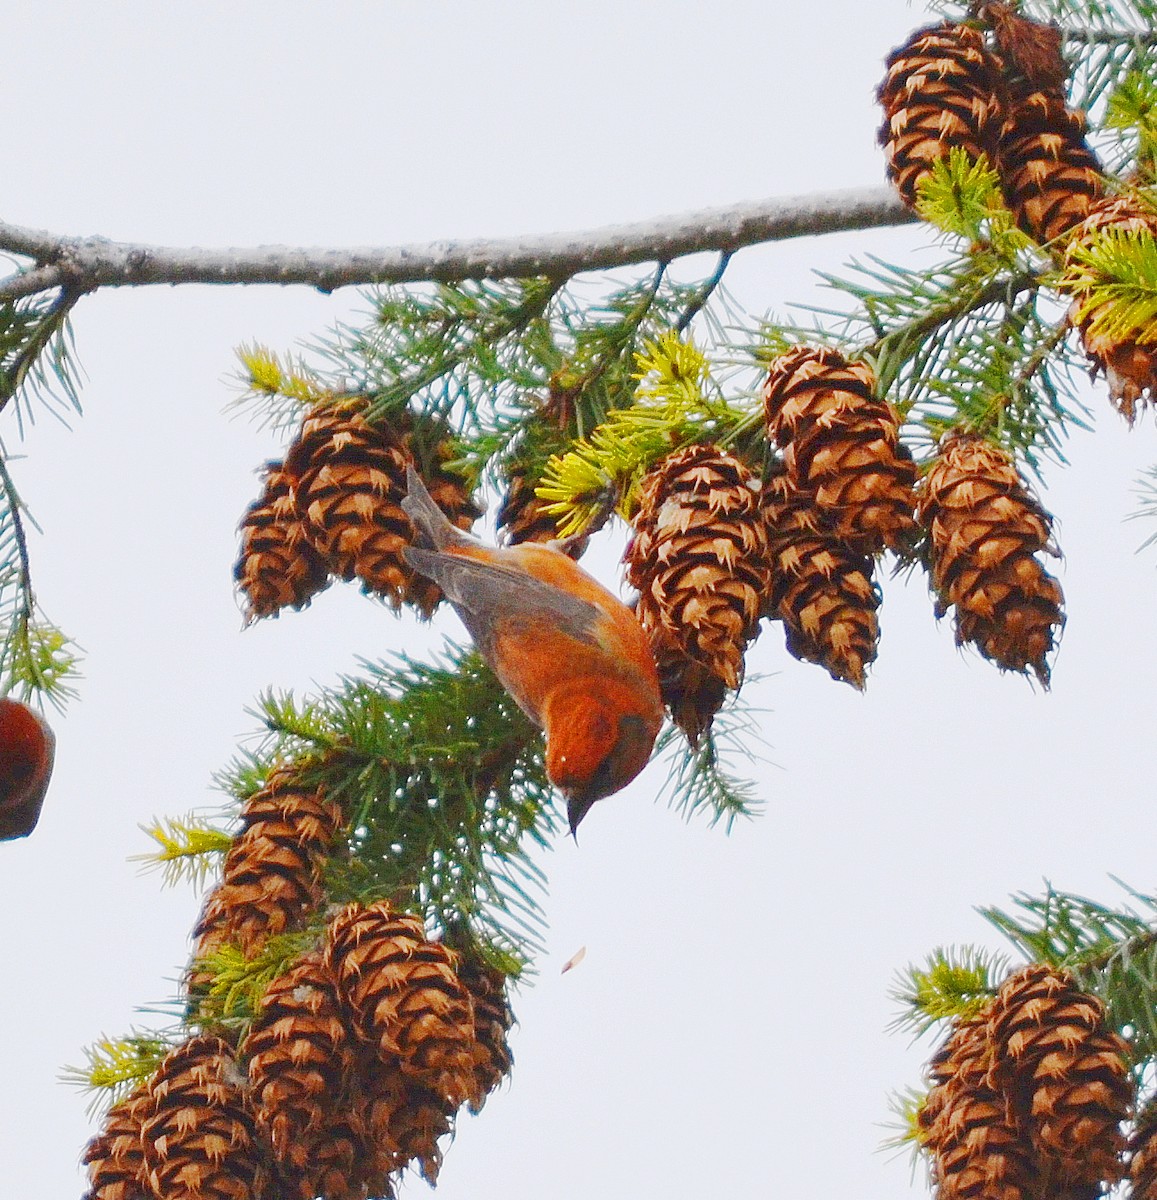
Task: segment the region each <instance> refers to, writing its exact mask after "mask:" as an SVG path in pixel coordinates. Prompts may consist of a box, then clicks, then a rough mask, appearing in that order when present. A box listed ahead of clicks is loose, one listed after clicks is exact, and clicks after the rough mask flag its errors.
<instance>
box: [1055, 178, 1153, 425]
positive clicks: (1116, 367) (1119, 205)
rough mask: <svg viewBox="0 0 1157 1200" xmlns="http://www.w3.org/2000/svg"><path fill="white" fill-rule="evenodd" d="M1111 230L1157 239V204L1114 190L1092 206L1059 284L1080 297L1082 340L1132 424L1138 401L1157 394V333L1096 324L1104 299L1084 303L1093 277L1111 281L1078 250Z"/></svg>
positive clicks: (1076, 310) (1076, 311) (1077, 315)
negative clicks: (1092, 273) (1109, 329)
mask: <svg viewBox="0 0 1157 1200" xmlns="http://www.w3.org/2000/svg"><path fill="white" fill-rule="evenodd" d="M1109 232H1120V233H1122V234H1127V235H1132V236H1139V237H1142V238H1145V239H1147V240H1150V241H1152V240H1154V239H1157V210H1155V209H1154V208H1153V207H1152V205H1151V204H1147V203H1145V202H1144V201H1143V200H1141V199H1140V198H1139V197H1137V196H1136V195H1131V194H1127V193H1126V194H1123V195H1120V196H1113V197H1110V198H1108V199H1105V200H1101V201H1100V202H1099V203H1097V204H1096V205H1094V206H1093V208H1092V209H1091V210H1090V212H1089V214H1088V216H1087V218H1086V219H1085V220H1084V222H1082V224H1081V225H1080V227H1079V228H1078V229H1077V230H1076V232H1075V233H1074V234H1073V236H1072V238H1070V240H1069V242H1068V245H1067V247H1066V254H1065V275H1064V278H1063V279H1062V282H1061V285H1060V286H1061V289H1062V290H1063V291H1067V292H1070V293H1072V294H1073V295H1074V296H1075V297H1076V300H1075V302H1074V305H1073V310H1072V317H1073V319H1074V321H1076V323H1077V325H1078V328H1079V329H1080V331H1081V345H1082V346H1083V348H1084V351H1085V354H1086V355H1087V356H1088V358H1089V361H1090V362H1091V363H1092V364H1093V369H1094V371H1102V372H1104V375H1105V378H1106V380H1107V381H1108V384H1109V396H1110V398H1111V399H1112V401H1113V403H1114V404H1115V405H1116V407H1117V409H1118V411H1120V412H1121V414H1122V415H1123V416H1124V417H1125V419H1126V420H1127V421H1128V422H1129V424H1130V425H1132V424H1133V421H1134V419H1135V417H1136V413H1137V406H1138V404H1144V403H1145V402H1146V401H1147V400H1148V401H1151V400H1153V398H1154V396H1155V395H1157V333H1154V332H1153V331H1152V330H1149V331H1148V334H1147V335H1146V331H1144V330H1141V329H1138V330H1136V331H1134V332H1133V333H1131V334H1129V335H1126V336H1120V335H1116V334H1112V333H1105V332H1103V331H1100V330H1097V329H1094V328H1093V323H1094V322H1095V321H1096V320H1097V318H1098V316H1100V315H1102V313H1103V310H1104V308H1105V307H1106V305H1082V303H1081V300H1082V299H1083V297H1084V296H1085V295H1086V294H1087V289H1088V286H1089V284H1090V283H1097V282H1101V283H1109V282H1111V281H1110V280H1108V279H1104V280H1096V279H1090V277H1089V273H1088V272H1087V270H1086V269H1085V268H1084V267H1082V266H1081V265H1079V264H1078V262H1077V256H1078V254H1079V252H1080V250H1081V249H1082V248H1083V247H1085V246H1087V245H1088V244H1089V243H1090V242H1092V241H1094V240H1096V239H1097V238H1098V237H1099V236H1100V235H1103V234H1105V233H1109Z"/></svg>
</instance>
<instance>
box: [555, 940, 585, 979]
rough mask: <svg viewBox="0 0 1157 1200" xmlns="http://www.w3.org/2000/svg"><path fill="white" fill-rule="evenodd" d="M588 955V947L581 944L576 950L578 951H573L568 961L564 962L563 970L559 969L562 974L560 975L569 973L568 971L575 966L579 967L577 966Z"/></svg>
mask: <svg viewBox="0 0 1157 1200" xmlns="http://www.w3.org/2000/svg"><path fill="white" fill-rule="evenodd" d="M586 956H587V948H586V947H585V946H580V947H579V948H578V949H577V950H576V951H575V952H574V953H573V954H572V955H571V956H570V958H568V959H567V960H566V962H564V963H563V964H562V970H561V971H559V974H560V975H565V974H566V973H567V971H569V970H571V969H572V968H573V967H577V966H578V965H579V963H581V962H582V960H583V959H584V958H586Z"/></svg>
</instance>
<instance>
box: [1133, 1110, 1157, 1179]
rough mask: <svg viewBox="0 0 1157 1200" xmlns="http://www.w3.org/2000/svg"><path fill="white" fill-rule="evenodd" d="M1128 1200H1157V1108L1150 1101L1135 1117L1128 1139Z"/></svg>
mask: <svg viewBox="0 0 1157 1200" xmlns="http://www.w3.org/2000/svg"><path fill="white" fill-rule="evenodd" d="M1129 1196H1130V1200H1157V1107H1155V1106H1154V1104H1153V1103H1152V1101H1150V1103H1149V1104H1148V1105H1147V1106H1146V1107H1145V1109H1143V1110H1142V1112H1141V1113H1139V1114H1138V1116H1137V1122H1136V1126H1135V1128H1134V1129H1133V1133H1132V1135H1131V1136H1130V1138H1129Z"/></svg>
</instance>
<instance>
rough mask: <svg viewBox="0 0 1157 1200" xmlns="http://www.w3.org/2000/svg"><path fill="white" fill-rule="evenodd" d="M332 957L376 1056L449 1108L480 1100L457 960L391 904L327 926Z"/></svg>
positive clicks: (348, 914) (356, 910) (348, 912)
mask: <svg viewBox="0 0 1157 1200" xmlns="http://www.w3.org/2000/svg"><path fill="white" fill-rule="evenodd" d="M328 939H329V947H328V957H329V962H330V965H331V969H332V970H333V973H334V977H335V978H336V979H337V981H338V987H339V989H340V992H341V995H342V999H343V1001H344V1003H345V1005H346V1008H347V1011H348V1012H349V1015H350V1019H351V1021H352V1024H353V1026H354V1028H355V1029H357V1030H358V1032H359V1033H360V1034H361V1036H362V1037H363V1038H364V1039H365V1041H367V1042H368V1043H369V1044H370V1045H371V1046H374V1047H376V1049H377V1051H378V1055H379V1057H380V1058H381V1059H382V1060H383V1061H384V1062H387V1063H392V1062H397V1064H398V1066H399V1068H400V1070H401V1073H402V1075H403V1076H404V1077H405V1078H406V1079H407V1080H409V1081H411V1082H412V1083H413V1084H415V1085H416V1086H418V1087H421V1088H423V1089H426V1090H428V1091H429V1092H431V1093H432V1094H433V1095H435V1096H437V1097H438V1099H439V1100H440V1101H441V1102H442V1103H443V1104H444V1105H445V1106H446V1107H447V1108H448V1109H449V1110H451V1111H452V1110H453V1109H456V1108H457V1107H458V1106H459V1105H460V1104H462V1103H463V1102H464V1101H466V1100H477V1099H478V1098H479V1097H478V1095H477V1084H476V1082H475V1078H474V1068H475V1066H476V1064H477V1054H476V1050H475V1046H476V1041H475V1035H474V1017H473V1013H472V1009H471V1003H470V996H469V994H468V993H467V992H466V990H465V988H463V986H462V984H461V983H460V982H459V980H458V975H457V972H456V970H455V959H456V956H455V955H454V954H453V952H452V951H450V950H448V949H447V948H446V947H445V946H444V945H442V944H441V943H440V942H430V941H427V940H426V937H425V931H424V929H423V928H422V923H421V921H420V920H419V919H418V918H417V917H414V916H411V915H409V914H405V913H397V912H395V911H394V910H393V908H392V907H391V906H390V904H389V903H388V902H386V901H380V902H378V903H377V904H373V905H371V906H370V907H368V908H365V909H363V908H361V907H360V906H358V905H350V906H349V907H347V908H346V909H344V910H343V911H342V912H341V913H340V914H339V915H338V916H337V917H335V918H334V920H333V921H332V922H331V923H330V927H329V934H328Z"/></svg>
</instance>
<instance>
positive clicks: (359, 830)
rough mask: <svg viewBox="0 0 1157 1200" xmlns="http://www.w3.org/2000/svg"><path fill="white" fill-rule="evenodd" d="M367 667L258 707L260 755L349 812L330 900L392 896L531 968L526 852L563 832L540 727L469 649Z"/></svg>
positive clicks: (537, 925)
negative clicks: (297, 770) (294, 769)
mask: <svg viewBox="0 0 1157 1200" xmlns="http://www.w3.org/2000/svg"><path fill="white" fill-rule="evenodd" d="M366 670H367V674H366V675H365V676H363V677H359V678H346V679H343V680H341V681H340V683H339V685H338V686H337V687H335V688H333V689H331V690H330V691H327V692H324V693H322V694H320V695H317V696H313V697H309V698H306V699H304V700H300V701H299V700H296V699H295V698H294V697H292V696H290V695H278V694H270V695H268V696H266V697H265V698H264V699H263V701H262V704H261V715H262V717H263V719H264V721H265V724H266V727H267V729H268V730H269V731H270V737H269V738H268V739H267V742H266V744H265V746H264V747H263V752H262V755H261V757H262V758H263V760H264V761H265V762H266V763H268V764H270V765H272V764H274V763H278V762H282V763H283V762H286V761H293V762H297V763H299V764H301V765H302V767H303V768H305V769H307V770H308V779H309V782H310V784H311V785H317V786H321V787H324V788H325V789H326V791H327V793H328V794H329V795H331V796H332V797H333V798H334V799H335V800H338V801H339V802H340V803H341V804H342V805H343V807H344V809H345V811H346V812H347V814H349V817H350V829H351V834H350V842H349V855H350V859H349V862H348V863H347V864H346V865H345V866H344V867H343V865H342V864H341V862H336V861H335V862H334V863H333V864H331V869H330V877H329V880H328V882H329V884H330V898H331V899H332V900H335V901H336V900H342V899H352V898H358V899H372V898H378V897H387V896H388V897H391V898H395V899H397V900H399V901H400V902H403V903H405V904H406V905H407V906H410V907H412V908H413V909H414V910H415V911H418V912H421V913H422V914H423V915H424V916H425V918H426V920H427V924H428V925H429V927H430V928H431V929H432V930H438V929H442V930H445V929H448V928H451V927H454V928H456V929H463V928H466V929H469V930H471V931H472V932H473V934H474V936H475V937H476V938H477V940H478V941H479V942H481V943H483V944H485V943H494V944H495V945H496V946H498V947H499V948H502V947H505V948H507V949H509V950H511V951H512V952H515V953H516V954H517V955H518V956H519V957H521V958H522V959H524V960H525V959H528V958H529V957H531V952H532V951H533V950H535V949H537V948H538V945H539V939H540V934H541V923H542V912H541V907H540V897H541V894H542V885H543V877H542V873H541V870H540V868H539V867H538V866H537V864H536V863H535V862H534V859H533V857H532V855H531V847H533V846H535V845H539V846H542V845H546V844H547V843H548V841H549V839H550V837H551V835H552V834H553V833H554V831H555V829H556V825H557V822H556V814H555V812H554V803H553V795H552V791H551V787H550V783H549V781H548V780H547V777H546V769H545V764H544V760H543V753H542V738H541V735H540V733H539V731H538V730H537V729H535V727H534V726H533V725H532V724H531V723H530V721H529V720H528V719H527V718H526V717H525V716H524V714H523V713H522V712H521V711H520V710H519V709H518V707H517V705H515V704H514V702H513V701H512V700H511V699H510V697H509V696H508V695H507V693H506V692H505V690H504V689H503V688H502V686H501V685H500V684H499V683H498V681H497V680H496V679H495V678H494V676H493V675H492V674H491V672H490V671H489V669H488V668H486V667H485V666H484V665H483V663H482V661H481V659H480V658H479V657H478V655H477V654H475V653H473V652H465V651H463V650H461V649H459V648H457V647H449V648H448V649H447V651H446V653H445V655H444V656H443V657H442V659H441V660H440V661H437V662H434V663H419V662H415V661H414V660H412V659H409V658H407V657H405V656H400V657H398V658H396V659H393V660H391V661H388V662H385V663H379V664H366Z"/></svg>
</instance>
